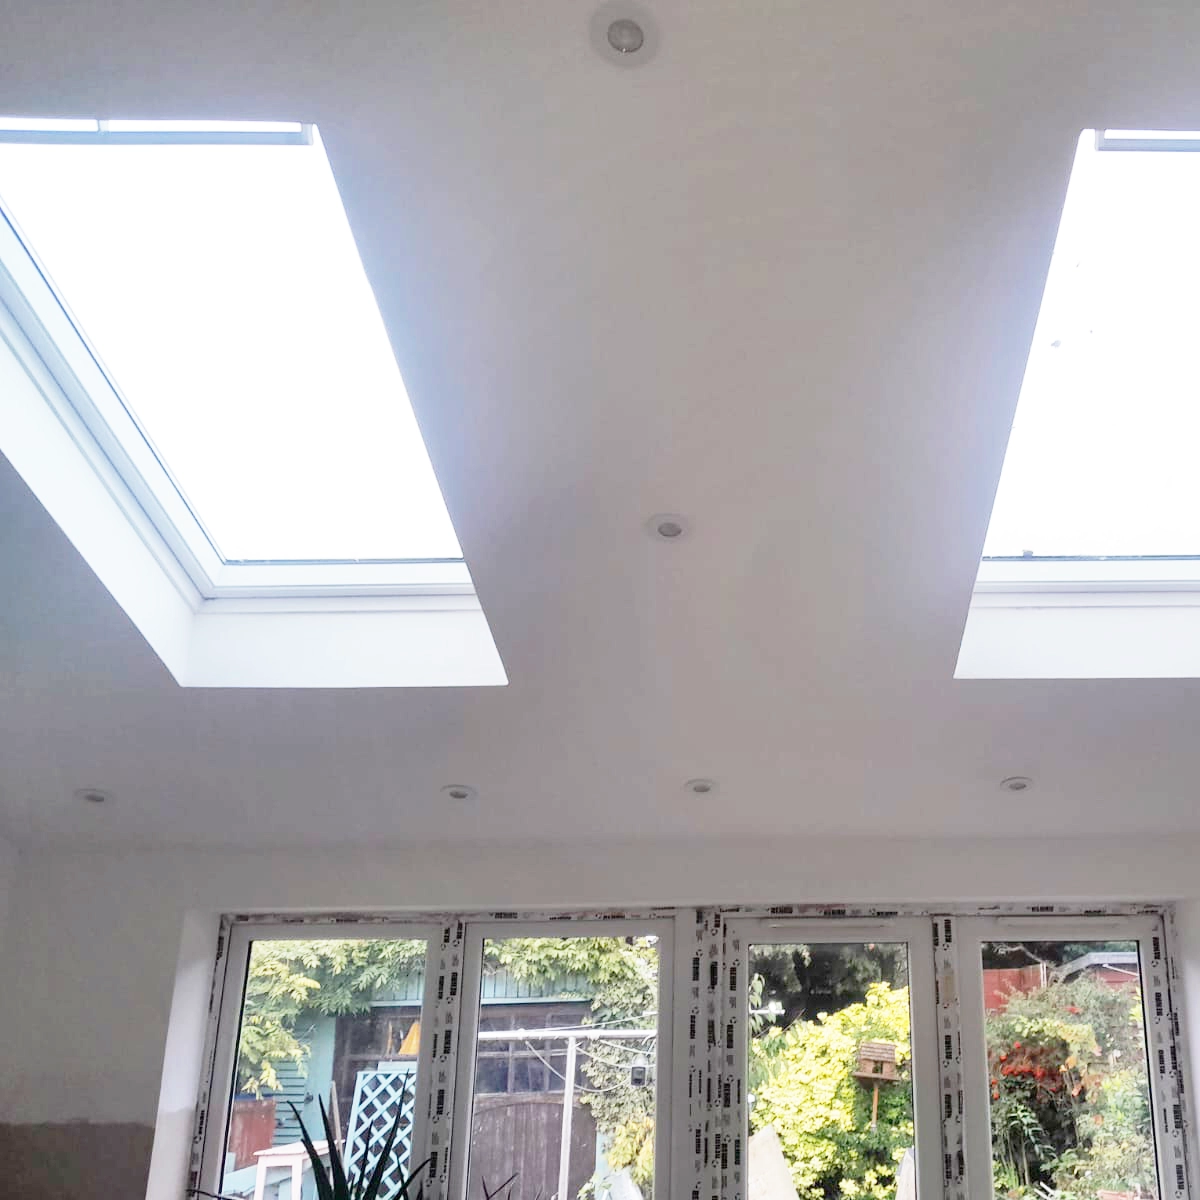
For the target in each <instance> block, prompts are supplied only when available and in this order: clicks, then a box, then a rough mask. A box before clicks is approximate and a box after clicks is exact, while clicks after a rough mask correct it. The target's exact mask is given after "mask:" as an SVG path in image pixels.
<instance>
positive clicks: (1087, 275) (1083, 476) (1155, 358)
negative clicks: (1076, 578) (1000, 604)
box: [984, 130, 1200, 558]
mask: <svg viewBox="0 0 1200 1200" xmlns="http://www.w3.org/2000/svg"><path fill="white" fill-rule="evenodd" d="M1195 151H1200V134H1197V133H1190V132H1189V133H1172V132H1157V131H1146V130H1109V131H1106V132H1105V133H1104V134H1101V135H1099V136H1098V135H1097V133H1096V132H1095V131H1092V130H1085V131H1084V133H1083V136H1082V137H1081V138H1080V140H1079V146H1078V150H1077V152H1076V156H1075V164H1074V167H1073V169H1072V172H1071V181H1070V186H1069V188H1068V191H1067V197H1066V203H1065V205H1064V208H1063V214H1062V221H1061V225H1060V228H1059V234H1058V240H1057V243H1056V245H1055V249H1054V256H1053V259H1052V261H1051V265H1050V271H1049V275H1048V278H1047V281H1046V290H1045V294H1044V296H1043V299H1042V307H1041V312H1040V315H1039V317H1038V322H1037V327H1036V331H1035V334H1034V339H1033V346H1032V349H1031V350H1030V353H1029V360H1028V365H1027V367H1026V372H1025V380H1024V383H1023V385H1022V389H1021V395H1020V400H1019V404H1018V407H1017V413H1016V418H1015V421H1014V423H1013V428H1012V435H1011V438H1010V441H1009V446H1008V452H1007V455H1006V457H1005V460H1004V469H1003V473H1002V475H1001V479H1000V487H999V491H998V493H997V496H996V503H995V507H994V509H993V512H992V520H991V525H990V528H989V530H988V535H987V541H986V544H985V547H984V557H985V558H1007V557H1021V556H1026V557H1033V558H1071V557H1081V558H1103V557H1148V556H1166V557H1188V556H1194V555H1200V519H1198V518H1200V471H1198V470H1197V465H1196V464H1197V447H1198V446H1200V376H1198V372H1197V365H1196V356H1195V349H1194V347H1195V344H1196V328H1197V315H1198V309H1200V305H1198V303H1197V295H1198V290H1197V289H1198V287H1200V284H1198V282H1197V281H1198V280H1200V221H1198V220H1197V214H1198V213H1200V153H1195Z"/></svg>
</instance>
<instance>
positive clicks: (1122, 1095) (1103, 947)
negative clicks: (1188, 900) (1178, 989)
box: [958, 916, 1185, 1200]
mask: <svg viewBox="0 0 1200 1200" xmlns="http://www.w3.org/2000/svg"><path fill="white" fill-rule="evenodd" d="M958 930H959V955H960V959H959V961H960V973H961V976H962V986H961V1004H962V1058H963V1079H964V1085H965V1088H966V1094H967V1103H966V1113H967V1127H966V1146H967V1161H968V1164H969V1170H970V1173H971V1195H972V1196H978V1197H980V1198H981V1200H987V1198H988V1197H995V1198H996V1200H1002V1198H1004V1197H1007V1196H1010V1195H1067V1196H1088V1197H1101V1198H1104V1200H1109V1198H1113V1200H1115V1198H1118V1197H1119V1198H1121V1200H1127V1198H1134V1197H1155V1198H1160V1197H1161V1198H1165V1197H1176V1196H1183V1195H1184V1194H1185V1191H1184V1189H1185V1170H1184V1151H1183V1130H1182V1115H1181V1111H1180V1108H1179V1104H1178V1095H1177V1092H1176V1087H1177V1082H1178V1063H1177V1062H1176V1061H1175V1059H1176V1050H1175V1046H1174V1040H1173V1036H1172V1031H1171V1016H1170V1007H1169V1005H1170V999H1169V987H1168V979H1167V973H1166V970H1165V953H1164V949H1163V929H1162V923H1161V921H1160V920H1159V918H1157V917H1141V916H1131V917H1122V916H1097V917H1072V918H1059V917H1053V916H1047V917H1030V916H1019V917H1018V916H1012V917H989V918H968V919H963V920H960V921H959V923H958Z"/></svg>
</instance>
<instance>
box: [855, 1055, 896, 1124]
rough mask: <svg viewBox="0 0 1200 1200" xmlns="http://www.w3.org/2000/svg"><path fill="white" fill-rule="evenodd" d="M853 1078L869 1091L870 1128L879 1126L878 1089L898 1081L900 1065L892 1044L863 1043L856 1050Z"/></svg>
mask: <svg viewBox="0 0 1200 1200" xmlns="http://www.w3.org/2000/svg"><path fill="white" fill-rule="evenodd" d="M854 1078H855V1079H857V1080H858V1081H859V1083H861V1084H862V1085H863V1086H864V1087H869V1088H870V1089H871V1128H872V1129H876V1128H877V1127H878V1125H879V1089H880V1088H881V1087H883V1086H885V1085H886V1084H889V1083H897V1082H899V1079H900V1064H899V1063H898V1062H897V1061H896V1047H895V1044H894V1043H892V1042H863V1044H862V1045H861V1046H859V1048H858V1070H857V1071H855V1072H854Z"/></svg>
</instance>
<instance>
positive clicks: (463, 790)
mask: <svg viewBox="0 0 1200 1200" xmlns="http://www.w3.org/2000/svg"><path fill="white" fill-rule="evenodd" d="M442 795H443V796H447V797H449V798H450V799H451V800H459V801H462V800H474V799H475V798H476V797H477V796H478V795H479V793H478V792H477V791H476V790H475V789H474V788H473V787H471V786H470V784H466V783H448V784H446V786H445V787H444V788H442Z"/></svg>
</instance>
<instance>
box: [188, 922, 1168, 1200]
mask: <svg viewBox="0 0 1200 1200" xmlns="http://www.w3.org/2000/svg"><path fill="white" fill-rule="evenodd" d="M801 912H802V910H797V909H793V908H792V907H791V906H786V905H784V906H777V907H776V908H774V909H770V908H755V907H741V908H737V907H731V908H707V909H679V910H657V911H655V912H653V913H650V912H643V913H614V914H611V915H610V916H607V917H605V918H604V919H598V918H596V917H595V916H594V915H592V916H586V917H576V916H572V915H571V914H563V915H560V916H557V917H555V918H554V919H553V920H547V919H545V915H544V914H542V915H541V916H539V917H537V918H532V917H531V918H529V919H520V918H519V917H518V916H517V915H514V914H509V913H505V914H494V915H477V916H463V917H459V916H444V917H442V918H439V919H438V920H437V921H436V922H435V923H432V924H431V923H430V922H429V921H428V920H424V921H418V920H415V919H414V920H413V921H404V920H396V921H392V920H389V919H384V918H364V919H363V920H362V922H361V923H355V922H354V921H353V920H352V919H350V918H348V917H347V916H346V915H345V914H342V915H340V916H339V918H338V919H337V921H336V923H332V924H321V923H320V922H315V921H314V922H309V921H302V920H284V921H280V922H278V923H270V924H259V925H255V924H253V923H251V922H249V921H244V922H243V921H235V922H234V923H233V925H232V932H231V935H230V937H229V939H228V951H227V953H226V954H225V955H224V957H223V958H222V960H221V962H220V963H219V964H218V976H217V989H216V994H217V995H218V996H220V1005H219V1010H218V1012H217V1014H216V1016H217V1020H216V1024H215V1028H214V1030H213V1032H212V1034H211V1036H212V1043H211V1044H212V1047H213V1049H212V1054H211V1057H210V1060H209V1061H210V1062H211V1063H212V1064H213V1065H212V1076H211V1087H210V1088H209V1089H208V1090H207V1091H205V1092H203V1093H202V1096H201V1117H200V1119H199V1122H198V1126H197V1129H198V1137H197V1142H198V1144H199V1145H200V1146H201V1147H202V1153H201V1161H200V1164H199V1172H198V1174H197V1175H196V1176H195V1177H194V1182H195V1184H196V1186H198V1187H199V1188H201V1189H203V1190H204V1191H208V1192H212V1193H216V1194H220V1195H222V1196H227V1197H232V1198H234V1200H237V1198H238V1197H244V1198H246V1200H249V1198H250V1197H252V1196H254V1195H255V1189H256V1188H257V1187H258V1186H259V1185H260V1184H262V1185H263V1186H264V1189H265V1190H264V1192H263V1193H261V1194H262V1195H264V1196H265V1197H267V1198H268V1200H291V1197H292V1196H294V1195H295V1194H296V1193H295V1192H293V1191H290V1188H291V1186H292V1184H291V1180H292V1179H293V1178H294V1179H296V1180H298V1181H299V1186H300V1200H311V1195H312V1194H313V1187H312V1175H311V1167H308V1166H306V1164H307V1161H308V1160H307V1157H306V1156H305V1155H304V1153H303V1146H302V1145H301V1144H300V1142H299V1140H298V1135H299V1125H298V1124H297V1121H296V1117H295V1114H293V1112H292V1110H291V1107H290V1105H291V1104H295V1105H296V1108H297V1109H298V1110H299V1113H300V1118H301V1119H302V1120H303V1121H304V1123H305V1125H306V1127H307V1128H308V1129H309V1130H310V1132H312V1133H313V1134H314V1135H316V1140H317V1141H318V1142H320V1141H327V1140H328V1138H327V1136H326V1135H325V1134H324V1131H323V1130H322V1128H321V1121H320V1116H319V1111H318V1109H319V1106H320V1104H321V1103H324V1105H325V1107H326V1109H327V1111H329V1112H330V1113H331V1114H332V1116H331V1133H332V1137H333V1138H334V1140H335V1141H337V1142H339V1143H340V1144H341V1146H342V1147H343V1153H344V1155H345V1157H347V1158H349V1159H350V1161H351V1163H352V1165H353V1166H354V1167H359V1166H361V1165H362V1163H363V1162H364V1160H367V1161H373V1159H374V1156H375V1154H376V1153H377V1150H378V1146H379V1144H380V1142H381V1140H382V1138H383V1137H384V1136H385V1135H386V1133H387V1131H388V1130H389V1129H390V1127H391V1123H392V1121H393V1120H395V1118H396V1114H397V1113H399V1114H400V1116H401V1125H400V1141H399V1153H398V1157H397V1160H396V1162H395V1163H393V1164H392V1165H391V1169H390V1175H389V1179H390V1182H389V1184H388V1188H387V1189H385V1193H384V1198H383V1200H397V1196H398V1194H399V1177H400V1173H401V1172H402V1171H403V1170H405V1169H414V1168H415V1167H416V1166H417V1165H418V1164H421V1163H423V1162H426V1161H427V1160H428V1162H429V1163H430V1165H429V1167H428V1168H427V1170H426V1171H425V1172H424V1174H423V1175H422V1181H423V1183H424V1185H425V1195H426V1196H427V1197H429V1200H486V1197H487V1195H488V1194H489V1193H492V1194H497V1195H499V1196H500V1197H501V1198H502V1200H506V1198H508V1197H511V1198H512V1200H520V1198H522V1197H528V1198H529V1200H532V1198H533V1197H535V1196H537V1195H541V1196H543V1197H545V1200H654V1198H655V1197H656V1196H657V1197H659V1198H661V1197H665V1196H672V1195H683V1196H685V1197H686V1196H695V1197H699V1198H700V1200H760V1198H761V1197H767V1200H778V1198H782V1200H792V1198H793V1197H794V1198H795V1200H851V1198H854V1200H1043V1198H1045V1200H1050V1198H1052V1197H1053V1198H1055V1200H1151V1198H1154V1200H1167V1198H1168V1197H1170V1198H1172V1200H1187V1197H1188V1196H1189V1194H1190V1193H1189V1181H1188V1163H1187V1155H1186V1150H1185V1116H1184V1109H1183V1094H1184V1093H1183V1078H1182V1070H1183V1068H1182V1063H1181V1056H1180V1047H1179V1042H1178V1034H1177V1029H1176V1015H1175V1009H1174V1006H1173V1000H1172V996H1171V988H1170V968H1169V963H1168V957H1167V949H1166V930H1165V926H1164V922H1163V919H1162V917H1161V916H1160V915H1159V914H1155V913H1146V912H1141V911H1135V910H1132V909H1127V910H1123V911H1122V910H1119V909H1117V908H1114V910H1113V911H1109V912H1104V911H1093V912H1087V913H1085V912H1082V911H1075V912H1066V911H1051V910H1046V911H1039V907H1038V906H1033V907H1027V908H1024V909H1019V910H1016V909H1015V910H1014V911H1012V912H1011V913H1009V914H1007V915H996V909H995V908H993V909H992V915H987V916H979V915H975V914H968V915H963V916H959V915H955V914H949V913H942V914H937V915H934V914H931V913H924V914H922V913H914V912H909V913H907V914H901V913H899V912H895V911H879V910H873V909H871V908H869V907H868V908H862V909H859V910H848V909H831V910H824V911H823V912H821V913H820V914H818V913H814V914H813V915H811V916H810V915H800V914H801ZM319 1149H320V1147H319ZM322 1152H324V1151H322Z"/></svg>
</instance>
